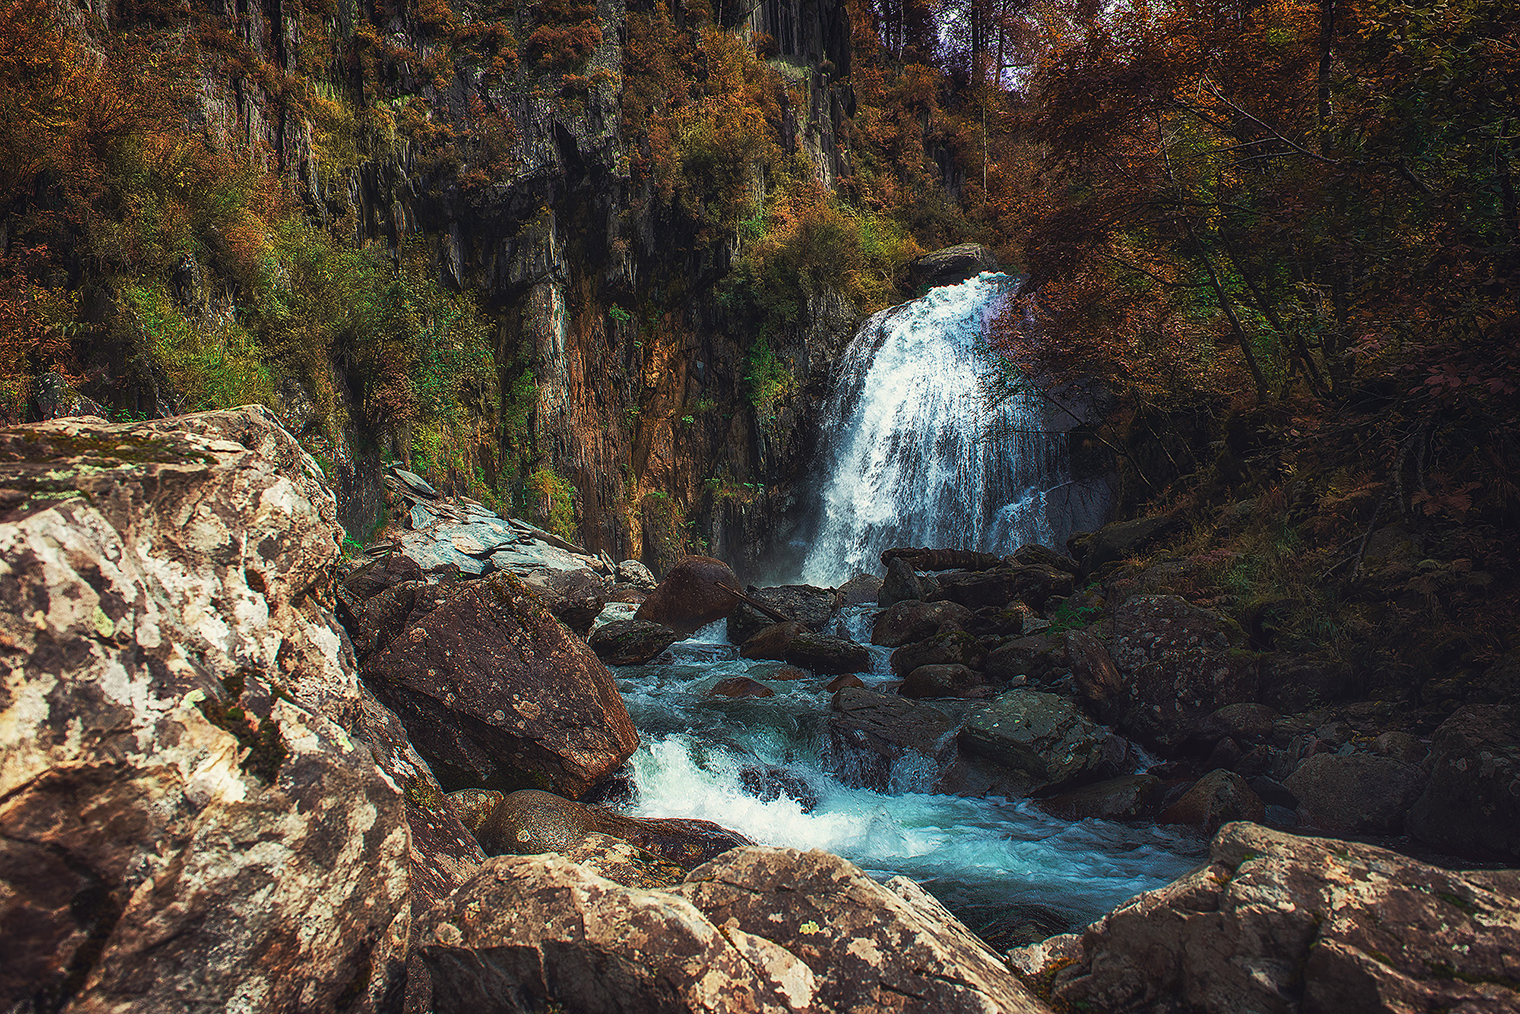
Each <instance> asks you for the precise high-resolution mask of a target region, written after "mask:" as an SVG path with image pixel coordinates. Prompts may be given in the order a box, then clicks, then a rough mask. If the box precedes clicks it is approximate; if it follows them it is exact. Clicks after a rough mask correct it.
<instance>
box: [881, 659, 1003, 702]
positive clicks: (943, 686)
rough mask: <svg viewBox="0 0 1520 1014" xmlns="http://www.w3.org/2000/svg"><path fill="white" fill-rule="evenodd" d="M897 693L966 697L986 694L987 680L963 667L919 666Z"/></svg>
mask: <svg viewBox="0 0 1520 1014" xmlns="http://www.w3.org/2000/svg"><path fill="white" fill-rule="evenodd" d="M897 692H898V693H900V694H902V695H903V696H904V697H920V698H922V697H966V696H979V695H981V694H984V693H987V692H988V691H987V678H986V677H985V676H983V675H982V674H981V673H979V672H977V671H975V670H974V669H968V668H966V667H965V666H963V665H921V666H919V667H918V668H917V669H914V670H913V671H912V672H910V673H908V675H907V678H906V679H904V680H903V682H902V686H900V687H898V688H897Z"/></svg>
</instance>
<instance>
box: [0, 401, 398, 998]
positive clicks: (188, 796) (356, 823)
mask: <svg viewBox="0 0 1520 1014" xmlns="http://www.w3.org/2000/svg"><path fill="white" fill-rule="evenodd" d="M335 517H336V507H335V502H334V500H333V497H332V494H331V493H329V492H328V491H327V490H326V489H325V487H324V486H323V485H322V481H321V473H320V471H319V470H318V469H317V467H316V464H315V462H313V461H312V459H311V458H310V457H309V456H307V455H306V454H305V452H303V451H302V450H301V449H300V447H299V446H298V445H297V444H296V442H295V441H294V439H292V438H291V437H290V435H289V434H288V433H286V432H285V431H284V430H283V429H281V428H280V426H279V425H278V424H277V423H276V422H275V421H274V419H273V417H272V416H271V415H270V414H269V413H268V412H267V411H266V410H264V409H262V408H248V409H242V410H238V411H234V412H213V413H203V414H201V415H197V416H188V417H181V418H178V419H174V420H160V421H155V422H152V423H140V424H132V425H111V424H107V423H105V422H104V421H103V420H100V419H89V418H83V419H70V420H63V421H58V422H53V423H44V424H41V425H38V426H29V427H20V428H17V429H14V430H9V431H5V432H3V433H0V800H3V802H0V949H3V951H4V953H5V954H6V959H5V961H4V962H3V963H0V1009H10V1008H11V1007H12V1006H13V1005H16V1004H21V1005H24V1006H30V1005H32V1004H33V1002H34V1001H35V1002H36V1003H38V1004H41V1005H43V1006H45V1007H47V1008H48V1009H54V1010H56V1009H60V1008H63V1009H67V1010H86V1009H87V1010H92V1011H121V1012H141V1014H150V1012H151V1014H161V1012H163V1014H172V1012H178V1011H186V1012H188V1011H192V1010H194V1011H200V1010H213V1009H214V1010H223V1009H238V1008H240V1007H242V1008H247V1009H252V1008H255V1007H257V1008H260V1009H281V1008H295V1007H297V1006H302V1005H305V1006H308V1007H310V1008H313V1009H315V1008H321V1007H324V1006H327V1007H331V1006H333V1005H335V1004H336V1002H337V999H338V998H339V997H340V996H345V997H347V998H349V999H350V1000H351V1001H352V1003H353V1005H354V1008H355V1009H366V1010H374V1009H377V1008H379V1007H383V1006H386V1005H389V1004H391V1003H393V1002H394V1000H395V997H396V995H397V993H398V990H399V986H400V982H401V964H402V961H403V960H404V954H405V946H406V936H407V930H408V926H409V924H410V906H409V894H408V892H409V876H408V869H407V863H408V855H407V851H408V849H407V844H408V834H407V828H406V812H405V809H406V804H405V800H404V799H403V796H402V794H401V791H400V786H399V785H398V784H397V782H398V781H399V780H401V779H402V778H404V777H405V776H406V775H407V774H409V773H410V774H417V773H419V772H418V771H417V770H416V769H415V767H413V766H412V765H413V764H414V762H413V760H412V759H411V757H410V756H408V754H407V751H406V748H405V746H404V743H403V744H402V745H399V746H398V745H396V744H386V743H378V742H377V743H373V744H366V743H365V742H362V741H361V738H362V737H365V736H367V734H368V732H369V729H370V728H371V725H372V724H375V723H379V724H383V722H384V716H383V715H382V714H380V713H379V711H378V710H371V706H372V704H373V702H372V700H371V699H369V698H368V695H367V694H366V693H365V692H364V690H363V688H362V687H361V686H360V685H359V683H358V680H357V678H356V676H355V674H354V667H353V663H352V656H351V655H350V654H348V652H347V649H346V647H345V643H344V641H343V638H342V634H341V631H340V630H339V628H338V627H337V624H336V621H335V620H334V619H333V617H332V615H331V613H330V612H328V610H327V608H325V607H324V606H323V605H322V603H323V601H327V602H330V601H331V600H330V598H327V596H328V595H329V594H330V590H329V587H328V585H327V582H328V580H329V576H330V573H331V566H332V564H333V563H335V561H336V560H337V557H338V545H337V541H338V538H339V536H340V535H341V529H339V528H338V526H337V524H336V521H335ZM377 758H379V759H381V760H382V762H384V763H387V764H389V765H391V767H390V772H391V775H387V773H386V772H383V771H382V770H381V769H380V768H379V767H377V766H376V760H377Z"/></svg>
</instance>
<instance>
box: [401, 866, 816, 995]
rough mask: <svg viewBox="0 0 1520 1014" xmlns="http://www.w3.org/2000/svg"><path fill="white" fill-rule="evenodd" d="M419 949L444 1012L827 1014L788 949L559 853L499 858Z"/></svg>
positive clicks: (442, 914)
mask: <svg viewBox="0 0 1520 1014" xmlns="http://www.w3.org/2000/svg"><path fill="white" fill-rule="evenodd" d="M418 942H419V945H420V948H421V953H422V956H423V958H424V960H425V961H426V962H427V964H428V968H429V971H430V973H431V976H432V981H433V1004H434V1007H435V1009H437V1010H440V1011H478V1012H480V1014H500V1012H524V1014H525V1012H528V1011H534V1010H542V1009H544V1007H545V1006H546V1005H548V1004H554V1005H556V1006H557V1007H558V1008H559V1009H562V1010H572V1011H576V1012H579V1014H604V1012H605V1014H709V1012H710V1014H757V1012H765V1014H783V1012H791V1011H809V1010H815V1009H817V1008H816V1006H815V1004H814V1000H815V986H814V978H813V975H812V973H811V971H810V970H809V969H808V967H807V966H806V965H805V964H803V963H802V962H801V961H799V960H798V959H797V958H796V957H795V956H794V955H792V954H790V953H789V952H788V951H787V950H786V949H785V948H782V947H779V946H777V945H776V944H773V943H770V942H769V941H768V940H765V939H763V938H760V937H758V936H754V935H751V934H749V933H746V932H744V931H743V930H739V929H737V928H733V927H725V928H724V929H722V930H719V929H718V927H716V926H714V925H713V923H712V922H710V921H708V919H707V918H706V917H704V916H703V915H702V913H701V912H699V911H698V910H697V909H696V908H695V907H694V906H693V905H692V904H691V902H689V901H687V900H686V899H685V898H682V897H680V896H678V895H675V894H672V893H669V892H666V891H649V890H641V889H639V888H633V887H625V886H623V885H621V884H618V883H615V882H613V881H611V880H608V879H605V878H603V877H600V876H597V875H596V874H595V873H593V872H591V871H590V870H589V869H587V868H585V867H583V866H579V865H577V864H575V863H573V862H571V861H569V860H568V859H565V858H562V857H561V856H558V855H547V856H515V855H514V856H498V857H497V858H495V859H491V860H489V861H488V862H487V863H486V864H485V865H484V866H483V867H481V869H480V871H479V872H478V873H477V874H476V875H475V876H474V877H473V878H471V880H470V881H469V882H468V883H466V884H464V885H463V886H462V887H460V888H459V890H457V891H456V892H455V893H454V894H453V896H451V897H450V898H449V899H448V900H447V901H446V902H445V903H444V904H442V905H439V906H438V907H436V908H435V909H433V910H432V911H431V912H430V913H429V914H428V915H427V917H426V918H425V919H424V920H423V921H422V923H421V925H420V927H419V931H418Z"/></svg>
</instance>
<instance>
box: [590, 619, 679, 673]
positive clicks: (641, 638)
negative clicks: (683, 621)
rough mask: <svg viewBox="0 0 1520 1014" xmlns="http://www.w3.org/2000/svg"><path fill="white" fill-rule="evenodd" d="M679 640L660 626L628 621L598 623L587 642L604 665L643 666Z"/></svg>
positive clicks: (665, 627)
mask: <svg viewBox="0 0 1520 1014" xmlns="http://www.w3.org/2000/svg"><path fill="white" fill-rule="evenodd" d="M679 639H680V635H679V634H677V633H676V632H675V631H674V630H671V629H670V628H669V627H667V626H665V625H664V624H663V623H653V622H651V621H649V620H633V619H629V620H613V621H612V622H610V623H604V624H602V626H600V627H598V628H596V630H594V631H592V633H591V639H590V640H589V641H588V642H587V643H588V644H589V645H590V646H591V650H592V651H594V652H596V655H597V657H598V658H600V659H601V660H602V661H603V662H605V663H607V664H608V665H643V664H644V663H645V662H648V661H650V660H651V659H653V658H655V657H656V656H658V655H659V654H660V653H661V652H663V651H664V650H665V649H666V648H668V647H670V646H671V645H672V644H675V643H676V641H677V640H679Z"/></svg>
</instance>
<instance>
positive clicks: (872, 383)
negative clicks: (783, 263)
mask: <svg viewBox="0 0 1520 1014" xmlns="http://www.w3.org/2000/svg"><path fill="white" fill-rule="evenodd" d="M1009 281H1010V280H1009V278H1008V277H1007V276H1006V275H998V274H982V275H981V276H979V277H977V278H973V279H970V280H968V281H965V282H962V283H961V284H959V285H946V286H941V287H939V288H936V289H931V290H930V291H929V293H928V294H927V295H925V296H923V297H921V298H919V299H915V300H912V301H911V302H907V303H904V304H902V305H900V306H895V307H893V308H891V309H889V310H884V311H882V312H881V313H878V314H876V315H875V316H874V317H872V318H871V319H870V320H869V321H867V322H866V324H865V326H864V327H862V328H861V329H860V331H859V332H858V333H857V334H856V335H855V338H854V339H853V340H852V341H851V343H850V346H849V348H848V349H847V350H846V352H845V355H844V357H843V359H842V360H841V362H840V365H839V372H838V375H837V377H836V379H835V382H834V383H835V386H834V390H833V392H832V394H831V395H830V398H829V402H828V405H827V407H826V408H825V410H824V414H823V419H822V427H823V432H824V434H825V437H824V441H823V448H822V456H821V460H822V461H823V463H824V466H825V470H824V474H823V477H822V479H821V481H819V482H817V484H816V485H815V487H814V489H815V491H816V496H817V502H816V503H815V504H814V506H813V520H814V526H815V527H814V529H813V537H812V539H811V542H810V544H809V545H808V547H807V550H806V555H805V556H804V558H803V564H802V580H803V581H805V582H807V583H809V584H818V585H837V584H839V583H841V582H843V581H845V580H847V579H848V578H849V577H850V576H851V575H853V574H856V573H860V572H862V571H876V570H879V568H880V561H879V555H880V553H881V551H882V550H883V549H888V548H890V547H893V546H931V547H936V548H954V549H975V550H981V551H984V552H997V553H1008V552H1012V551H1013V550H1014V549H1016V548H1018V547H1019V546H1020V545H1024V544H1026V543H1031V542H1039V543H1043V544H1045V545H1055V543H1056V540H1057V539H1061V540H1064V539H1065V537H1066V535H1068V534H1069V533H1070V532H1071V531H1072V525H1073V523H1074V521H1076V520H1078V519H1077V518H1075V517H1074V516H1073V515H1074V513H1075V514H1076V515H1082V517H1081V518H1080V520H1081V521H1088V520H1090V517H1091V516H1092V515H1093V514H1095V513H1096V514H1097V515H1098V516H1099V517H1101V513H1102V510H1103V509H1104V508H1105V507H1106V503H1102V504H1095V503H1093V502H1092V501H1093V500H1094V497H1093V495H1092V494H1093V492H1094V491H1093V490H1092V489H1084V491H1083V494H1082V495H1081V496H1080V497H1077V498H1073V497H1072V495H1071V493H1072V491H1071V489H1070V488H1069V487H1071V486H1072V483H1071V482H1070V481H1069V478H1070V476H1069V471H1070V468H1069V463H1068V452H1067V440H1066V437H1065V434H1064V433H1060V432H1056V431H1055V430H1056V429H1058V428H1066V426H1058V425H1057V421H1056V419H1055V418H1054V417H1055V416H1057V415H1061V414H1063V413H1058V412H1056V411H1054V410H1053V409H1052V408H1051V407H1050V406H1049V405H1048V404H1047V402H1046V400H1045V399H1044V398H1043V397H1042V396H1041V395H1040V393H1039V392H1038V391H1034V390H1030V391H1025V392H1020V393H1015V394H1011V395H1009V394H1007V393H1004V394H1001V395H993V394H992V393H990V392H989V390H988V385H987V383H986V381H985V378H986V377H987V374H988V364H987V362H986V359H985V356H986V354H987V353H986V352H985V351H984V350H983V349H982V348H981V347H980V344H981V343H980V339H981V338H982V336H983V335H984V333H985V331H986V327H987V323H988V321H989V320H990V319H991V318H992V316H993V315H994V314H996V312H997V311H998V309H999V308H1000V305H1001V303H1002V301H1003V299H1004V298H1005V292H1006V287H1007V285H1008V283H1009ZM1067 425H1069V424H1067ZM1057 491H1059V492H1057ZM1053 493H1054V494H1055V495H1052V494H1053ZM1099 499H1106V498H1104V497H1099Z"/></svg>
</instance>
